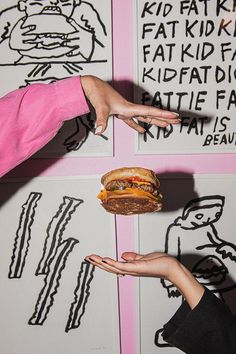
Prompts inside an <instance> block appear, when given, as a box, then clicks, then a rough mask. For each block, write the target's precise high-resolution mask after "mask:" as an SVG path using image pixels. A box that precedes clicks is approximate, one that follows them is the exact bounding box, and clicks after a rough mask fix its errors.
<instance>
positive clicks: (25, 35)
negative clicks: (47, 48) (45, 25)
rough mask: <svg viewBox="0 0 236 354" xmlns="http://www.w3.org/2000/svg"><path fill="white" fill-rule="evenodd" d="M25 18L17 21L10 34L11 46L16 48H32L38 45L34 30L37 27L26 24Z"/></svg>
mask: <svg viewBox="0 0 236 354" xmlns="http://www.w3.org/2000/svg"><path fill="white" fill-rule="evenodd" d="M24 22H25V19H21V20H19V21H18V22H17V24H16V25H15V27H14V28H13V30H12V32H11V36H10V42H9V45H10V48H11V49H14V50H30V49H32V48H35V47H36V46H37V43H36V42H35V39H36V35H35V33H34V32H33V31H34V30H35V28H36V26H34V25H30V26H24Z"/></svg>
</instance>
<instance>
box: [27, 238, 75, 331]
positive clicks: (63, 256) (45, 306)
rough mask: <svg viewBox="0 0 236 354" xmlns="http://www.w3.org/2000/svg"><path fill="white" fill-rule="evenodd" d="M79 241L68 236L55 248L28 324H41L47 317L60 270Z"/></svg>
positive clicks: (60, 273) (57, 285)
mask: <svg viewBox="0 0 236 354" xmlns="http://www.w3.org/2000/svg"><path fill="white" fill-rule="evenodd" d="M78 242H79V241H78V240H76V239H74V238H68V239H67V240H65V241H63V242H62V243H61V244H60V245H59V247H58V248H57V254H56V256H55V257H54V258H53V259H52V260H51V262H50V264H49V271H48V273H47V275H46V277H45V279H44V286H43V288H42V290H41V291H40V293H39V296H38V300H37V302H36V305H35V310H34V313H33V315H32V316H31V318H30V319H29V321H28V324H30V325H41V326H42V325H43V324H44V322H45V320H46V319H47V316H48V313H49V311H50V308H51V307H52V306H53V303H54V297H55V295H56V294H57V291H58V288H59V286H60V280H61V276H62V272H63V270H64V268H65V266H66V261H67V259H68V256H69V254H70V253H71V252H72V251H73V248H74V246H75V245H76V244H77V243H78Z"/></svg>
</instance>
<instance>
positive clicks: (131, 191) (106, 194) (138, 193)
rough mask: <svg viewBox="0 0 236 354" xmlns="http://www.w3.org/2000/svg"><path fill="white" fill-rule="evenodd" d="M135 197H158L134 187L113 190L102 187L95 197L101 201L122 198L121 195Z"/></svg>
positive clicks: (155, 198)
mask: <svg viewBox="0 0 236 354" xmlns="http://www.w3.org/2000/svg"><path fill="white" fill-rule="evenodd" d="M131 196H132V197H136V198H143V197H146V198H151V199H154V200H158V199H159V198H158V197H155V196H154V195H152V194H151V193H148V192H145V191H143V190H140V189H135V188H126V189H124V190H114V191H107V190H106V189H102V190H101V192H100V193H99V194H98V196H97V198H98V199H100V200H101V201H103V200H108V199H109V198H112V197H115V198H123V197H131Z"/></svg>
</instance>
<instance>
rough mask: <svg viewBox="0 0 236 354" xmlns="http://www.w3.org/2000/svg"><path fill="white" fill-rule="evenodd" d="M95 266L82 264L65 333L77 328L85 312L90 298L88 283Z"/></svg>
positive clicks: (86, 263)
mask: <svg viewBox="0 0 236 354" xmlns="http://www.w3.org/2000/svg"><path fill="white" fill-rule="evenodd" d="M94 269H95V266H93V265H92V264H90V263H89V262H86V261H84V262H82V263H81V267H80V271H79V274H78V278H77V286H76V288H75V290H74V301H73V302H72V303H71V307H70V312H69V317H68V321H67V324H66V328H65V332H69V331H70V330H71V329H75V328H78V327H79V326H80V323H81V318H82V316H83V315H84V312H85V306H86V304H87V302H88V298H89V296H90V283H91V281H92V280H93V277H94V275H93V273H94Z"/></svg>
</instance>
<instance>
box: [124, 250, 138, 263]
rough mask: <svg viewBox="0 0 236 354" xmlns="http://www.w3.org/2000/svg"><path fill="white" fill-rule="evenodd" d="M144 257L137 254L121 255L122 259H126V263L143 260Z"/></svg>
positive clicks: (126, 253) (125, 253)
mask: <svg viewBox="0 0 236 354" xmlns="http://www.w3.org/2000/svg"><path fill="white" fill-rule="evenodd" d="M141 257H142V256H141V255H140V254H137V253H135V252H124V253H123V254H122V255H121V258H122V259H124V260H125V261H135V260H138V259H139V258H141Z"/></svg>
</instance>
